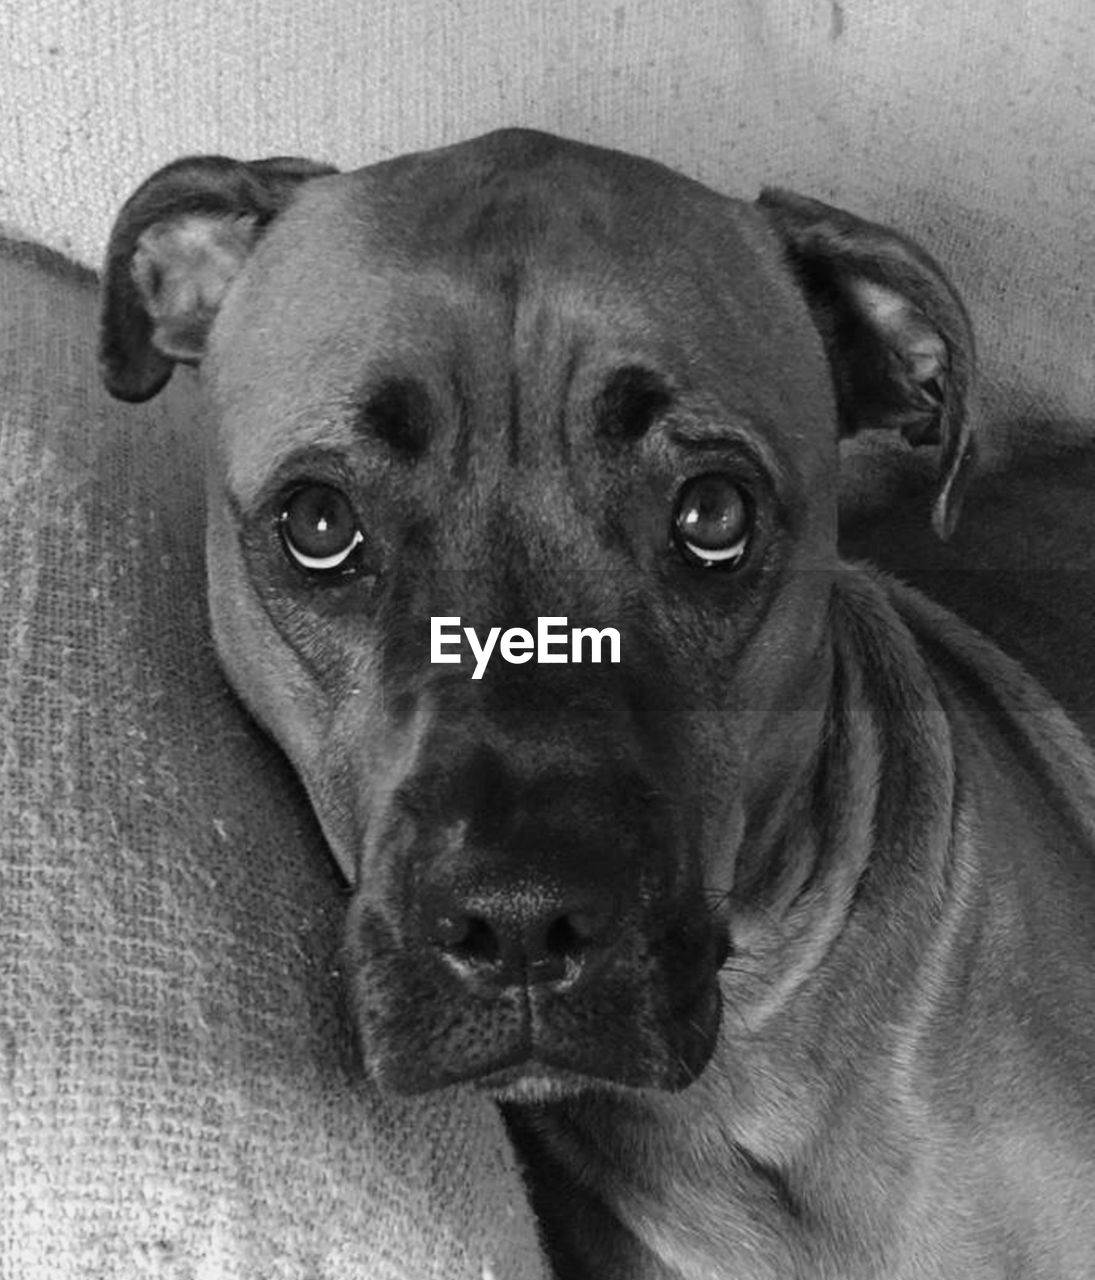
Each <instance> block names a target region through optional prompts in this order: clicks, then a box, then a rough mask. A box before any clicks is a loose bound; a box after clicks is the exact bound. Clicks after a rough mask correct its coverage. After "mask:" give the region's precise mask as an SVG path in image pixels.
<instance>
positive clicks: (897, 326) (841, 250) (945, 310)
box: [757, 188, 975, 538]
mask: <svg viewBox="0 0 1095 1280" xmlns="http://www.w3.org/2000/svg"><path fill="white" fill-rule="evenodd" d="M757 203H758V205H759V206H760V208H761V209H762V210H764V212H765V213H766V214H767V215H768V217H769V220H770V221H771V223H772V225H773V226H774V227H775V229H776V231H777V232H778V234H779V235H780V237H781V238H782V240H783V243H784V245H785V246H786V251H787V256H788V259H789V261H790V263H791V266H792V267H793V269H794V271H795V274H796V276H797V278H798V281H799V283H800V285H801V287H802V290H803V292H804V294H805V296H806V300H807V302H808V303H809V306H810V311H811V313H812V315H813V318H814V323H815V324H816V325H817V328H818V330H819V332H820V334H821V337H822V340H823V341H824V343H825V347H826V350H827V352H828V356H829V363H830V365H831V367H832V371H833V385H834V388H835V391H836V400H837V411H838V413H839V416H840V430H841V434H842V435H852V434H854V433H855V432H857V431H862V430H864V429H865V428H888V429H891V430H898V431H900V432H901V434H902V435H903V436H904V437H905V439H906V440H908V441H909V443H910V444H913V445H921V444H938V445H939V446H940V461H939V482H938V487H937V490H936V495H935V503H934V506H933V509H932V525H933V527H934V529H935V531H936V533H938V534H939V536H940V537H941V538H948V537H949V536H950V535H951V533H952V532H953V531H954V528H955V525H956V523H957V520H958V513H959V509H960V507H961V503H962V495H963V492H964V491H965V488H966V485H967V483H968V481H969V478H970V475H971V473H972V464H973V460H974V453H975V440H974V433H973V426H972V423H971V415H970V412H969V408H970V406H969V403H968V401H969V397H970V394H971V386H972V381H973V370H974V342H973V331H972V329H971V326H970V322H969V317H968V316H967V315H966V310H965V308H964V307H963V305H962V302H961V299H960V298H959V297H958V294H957V293H956V292H955V291H954V288H953V287H952V286H951V284H950V282H949V281H948V280H947V278H946V276H945V275H944V274H943V272H942V271H941V270H940V268H939V266H938V265H937V264H936V263H935V262H934V261H933V260H932V259H931V258H930V257H929V256H928V254H926V253H925V252H924V251H923V250H922V249H920V248H918V247H917V246H916V245H914V244H913V243H911V242H910V241H909V240H906V239H905V238H904V237H903V236H900V235H898V234H897V232H895V231H891V230H889V229H888V228H887V227H882V226H878V225H876V224H874V223H871V222H865V221H863V220H862V219H860V218H857V217H855V216H854V215H852V214H850V213H845V212H844V211H843V210H841V209H834V208H832V207H831V206H829V205H826V204H822V203H820V202H819V201H817V200H810V199H807V198H806V197H804V196H799V195H795V194H794V193H793V192H789V191H779V190H774V189H772V188H767V189H765V190H764V191H762V192H761V195H760V198H759V200H758V202H757Z"/></svg>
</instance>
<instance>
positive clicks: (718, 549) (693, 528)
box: [673, 472, 753, 569]
mask: <svg viewBox="0 0 1095 1280" xmlns="http://www.w3.org/2000/svg"><path fill="white" fill-rule="evenodd" d="M752 530H753V511H752V506H751V504H750V502H749V499H748V497H747V496H746V494H745V493H744V491H743V490H742V488H741V486H740V485H739V484H738V483H737V482H736V481H735V480H733V479H732V478H731V477H730V476H727V475H722V474H720V473H718V472H712V473H711V474H709V475H704V476H697V477H696V478H695V479H694V480H689V481H688V483H687V484H686V485H684V486H683V487H682V488H681V491H680V494H679V495H678V497H677V510H676V514H675V515H674V518H673V537H674V540H675V541H676V544H677V546H678V547H679V548H680V550H681V552H682V553H683V554H684V556H685V558H686V559H688V560H690V561H691V562H692V563H693V564H698V565H702V566H703V567H704V568H706V569H712V568H722V569H730V568H733V567H734V566H735V565H737V564H739V563H740V562H741V560H742V559H743V557H744V556H745V552H746V550H747V549H748V547H749V538H750V535H751V533H752Z"/></svg>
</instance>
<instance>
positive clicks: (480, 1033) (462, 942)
mask: <svg viewBox="0 0 1095 1280" xmlns="http://www.w3.org/2000/svg"><path fill="white" fill-rule="evenodd" d="M684 826H685V824H684V823H682V821H681V820H680V815H678V814H676V813H674V812H673V811H672V809H671V807H669V806H668V805H667V804H666V803H665V802H664V800H663V799H662V798H661V796H660V795H659V794H658V793H657V792H656V791H655V789H654V788H653V787H651V785H650V784H649V782H648V780H646V779H645V778H644V777H643V776H642V774H641V773H640V772H639V771H637V770H634V769H629V768H626V767H621V766H618V765H605V764H602V765H600V766H597V767H593V768H583V769H581V770H579V771H575V770H568V769H566V768H565V767H564V768H550V767H549V768H548V769H546V770H543V769H540V770H536V771H534V772H532V773H531V774H527V775H525V776H522V775H521V774H520V772H518V771H515V769H514V768H513V767H512V766H510V765H509V764H508V763H507V761H506V758H505V757H504V756H503V755H501V754H500V753H498V752H497V751H495V750H493V749H491V748H488V747H485V746H482V745H479V746H476V747H475V748H473V749H470V750H469V751H467V752H466V753H465V754H464V756H463V758H462V759H461V758H460V756H459V753H458V754H457V758H456V759H455V760H454V759H453V755H452V753H451V751H450V752H449V753H448V754H447V756H440V755H439V756H438V757H436V758H435V759H434V760H433V761H432V762H429V763H426V764H425V766H424V767H421V768H419V769H418V770H417V771H416V772H415V773H414V774H412V776H410V777H409V778H408V779H406V780H405V782H404V783H403V784H402V785H401V786H400V787H399V788H398V789H397V791H396V794H395V798H394V802H393V804H392V807H391V811H390V813H389V815H388V818H387V821H386V823H385V830H384V836H383V846H384V848H385V849H386V850H387V851H388V853H389V857H390V859H391V861H390V864H389V865H390V866H391V867H392V869H393V873H394V874H393V881H392V884H393V890H394V892H393V898H392V901H391V902H390V903H389V904H388V907H389V909H387V910H385V909H384V908H383V905H382V904H378V899H377V895H376V893H375V886H374V888H373V889H372V890H369V889H367V888H366V889H365V890H363V891H362V892H359V894H358V896H357V899H356V902H355V908H354V912H353V913H352V918H351V933H350V940H351V941H350V946H351V963H352V966H353V972H354V979H355V996H356V1004H357V1013H358V1016H359V1018H360V1020H361V1023H362V1032H363V1039H364V1042H365V1044H366V1051H367V1053H368V1054H369V1057H370V1062H371V1066H372V1068H373V1070H374V1072H375V1073H376V1075H377V1076H378V1077H379V1078H380V1080H381V1082H382V1083H383V1084H385V1085H387V1086H388V1087H391V1088H393V1089H397V1090H399V1091H403V1092H419V1091H423V1090H427V1089H431V1088H435V1087H438V1086H440V1085H444V1084H449V1083H452V1082H455V1081H461V1080H474V1081H477V1082H478V1083H480V1084H482V1085H484V1086H485V1087H487V1088H491V1089H494V1090H495V1091H496V1092H498V1093H500V1094H502V1095H503V1096H505V1095H506V1094H507V1093H508V1094H510V1095H512V1094H513V1093H514V1091H516V1092H518V1093H519V1092H520V1091H521V1089H522V1087H523V1086H527V1085H528V1082H530V1081H536V1082H537V1086H536V1087H537V1088H538V1089H539V1090H540V1091H541V1092H543V1091H544V1090H545V1089H549V1088H554V1089H560V1088H563V1089H567V1090H569V1089H573V1088H574V1087H583V1086H585V1085H589V1084H592V1083H594V1082H601V1083H611V1084H617V1085H625V1086H651V1087H660V1088H669V1089H673V1088H680V1087H683V1086H684V1085H686V1084H688V1083H690V1082H691V1080H693V1079H694V1078H695V1077H696V1075H698V1074H699V1072H700V1071H701V1070H702V1069H703V1067H704V1066H705V1065H706V1062H707V1060H708V1058H709V1056H710V1054H711V1052H712V1050H713V1047H714V1040H715V1036H716V1033H717V1029H718V1022H719V995H718V981H717V973H718V969H719V966H720V964H721V963H722V961H723V960H724V959H725V955H726V950H727V943H726V931H725V928H724V927H723V926H721V925H720V924H719V923H718V922H717V921H716V920H715V919H714V918H713V917H712V916H711V914H710V912H709V910H708V909H707V908H706V906H705V904H704V901H703V897H702V893H701V892H700V890H699V887H698V884H690V883H689V882H688V877H687V875H686V873H685V868H686V867H687V865H688V863H687V860H686V859H685V858H683V857H682V856H681V855H680V844H681V841H682V840H683V839H684V838H685V837H686V832H685V830H684Z"/></svg>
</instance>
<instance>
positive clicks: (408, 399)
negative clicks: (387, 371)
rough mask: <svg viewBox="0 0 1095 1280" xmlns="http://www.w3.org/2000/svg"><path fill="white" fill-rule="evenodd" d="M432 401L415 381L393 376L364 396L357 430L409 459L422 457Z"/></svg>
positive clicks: (380, 382)
mask: <svg viewBox="0 0 1095 1280" xmlns="http://www.w3.org/2000/svg"><path fill="white" fill-rule="evenodd" d="M430 421H431V411H430V399H429V395H428V394H427V392H426V388H425V387H423V386H422V384H421V383H419V382H417V381H415V379H413V378H401V377H390V378H384V379H383V380H382V381H379V382H374V383H372V384H371V385H370V386H368V387H366V388H365V390H364V391H363V393H362V397H361V401H360V407H359V409H358V412H357V418H356V422H355V427H356V429H357V430H358V431H360V432H363V433H365V434H367V435H370V436H372V437H373V438H374V439H377V440H382V441H383V442H384V443H385V444H388V445H390V446H391V447H392V448H393V449H397V450H399V452H401V453H404V454H406V455H408V456H410V457H419V456H420V455H421V454H422V453H423V451H424V450H425V448H426V444H427V441H428V439H429V433H430Z"/></svg>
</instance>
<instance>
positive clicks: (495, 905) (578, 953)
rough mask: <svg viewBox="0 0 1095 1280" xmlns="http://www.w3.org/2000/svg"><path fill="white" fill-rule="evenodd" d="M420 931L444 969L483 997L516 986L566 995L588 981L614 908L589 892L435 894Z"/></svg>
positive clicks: (608, 942)
mask: <svg viewBox="0 0 1095 1280" xmlns="http://www.w3.org/2000/svg"><path fill="white" fill-rule="evenodd" d="M425 925H426V933H427V936H428V938H429V940H430V942H431V943H432V944H433V945H434V946H435V947H436V948H437V950H438V951H439V953H440V955H441V958H442V959H443V961H444V962H445V963H446V964H447V966H448V967H449V968H450V969H451V970H452V971H453V972H454V973H455V974H456V975H457V976H458V977H459V978H460V979H461V981H462V982H463V983H464V984H465V985H466V986H468V987H469V988H470V989H472V990H473V991H477V992H479V993H480V994H483V995H493V994H495V993H497V992H498V991H501V990H502V989H504V988H506V987H516V986H520V987H534V986H535V987H551V988H553V989H554V990H556V991H560V992H562V991H566V990H569V989H570V988H571V987H573V986H575V985H576V984H577V983H579V982H580V981H582V980H584V979H585V978H587V977H588V976H589V974H590V972H591V971H592V970H593V969H594V968H595V967H596V966H597V964H598V962H599V961H600V960H601V959H602V958H603V957H604V956H605V955H606V954H607V953H608V951H609V950H610V949H611V946H612V943H613V941H614V940H615V937H616V936H617V928H616V927H615V922H614V918H613V911H612V904H611V903H610V902H609V901H608V899H607V896H602V895H601V894H599V893H598V892H596V891H595V890H593V889H589V890H585V891H584V892H574V893H570V894H560V893H554V892H551V891H550V890H545V889H541V888H539V887H537V888H535V889H529V888H524V887H520V888H507V889H493V890H491V891H488V892H483V891H478V892H472V893H461V892H459V891H456V890H451V889H450V890H440V889H435V890H434V892H433V893H432V894H430V895H428V898H427V903H426V918H425Z"/></svg>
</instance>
